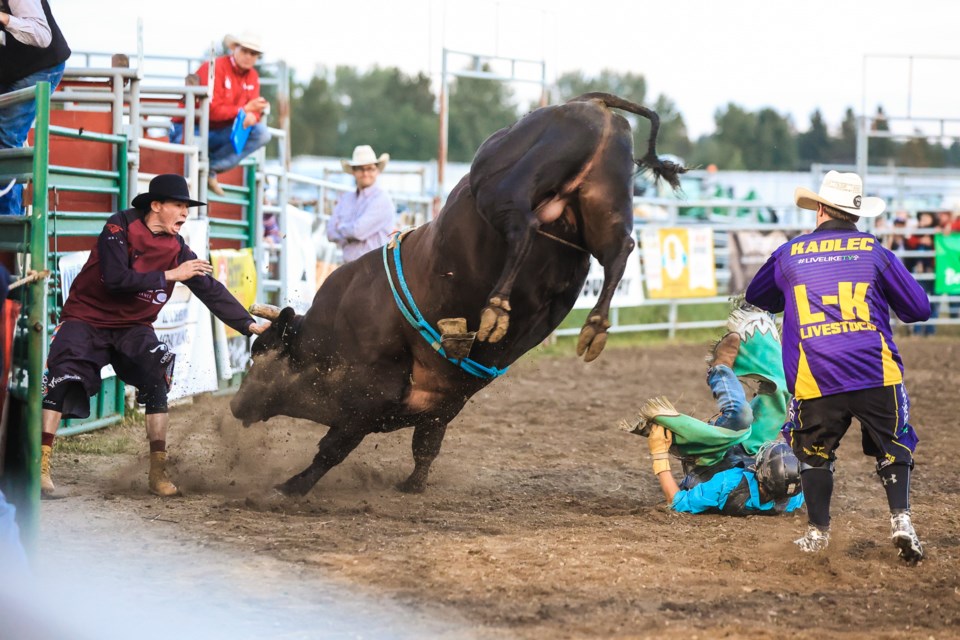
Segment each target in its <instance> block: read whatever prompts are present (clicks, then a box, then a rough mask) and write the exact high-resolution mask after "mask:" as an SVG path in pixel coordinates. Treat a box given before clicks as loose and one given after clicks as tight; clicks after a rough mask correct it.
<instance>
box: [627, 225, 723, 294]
mask: <svg viewBox="0 0 960 640" xmlns="http://www.w3.org/2000/svg"><path fill="white" fill-rule="evenodd" d="M640 238H641V242H642V245H643V263H644V265H643V267H644V271H645V273H646V275H647V295H649V296H650V297H651V298H700V297H711V296H715V295H717V277H716V271H715V261H714V257H713V229H711V228H709V227H690V228H657V227H648V228H644V229H643V231H642V232H641V236H640Z"/></svg>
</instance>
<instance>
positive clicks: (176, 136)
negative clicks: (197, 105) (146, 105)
mask: <svg viewBox="0 0 960 640" xmlns="http://www.w3.org/2000/svg"><path fill="white" fill-rule="evenodd" d="M197 133H198V134H199V133H200V132H199V131H197ZM231 133H232V129H231V128H230V127H225V128H223V129H213V130H211V131H210V135H209V136H207V152H208V153H209V155H210V175H211V176H214V175H216V174H218V173H223V172H224V171H227V170H229V169H232V168H234V167H235V166H237V165H238V164H240V161H241V160H243V159H244V158H246V157H247V156H249V155H250V154H251V153H253V152H254V151H256V150H257V149H259V148H260V147H262V146H264V145H266V144H267V143H268V142H270V132H269V131H268V130H267V126H266V125H265V124H263V123H262V122H258V123H257V124H255V125H253V129H251V131H250V137H249V138H247V143H246V144H245V145H243V149H242V150H241V151H240V153H237V152H236V151H234V149H233V143H232V142H230V134H231ZM170 142H173V143H174V144H180V143H181V142H183V123H180V122H175V123H174V124H173V125H172V126H171V127H170Z"/></svg>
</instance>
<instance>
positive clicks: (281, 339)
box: [230, 305, 297, 427]
mask: <svg viewBox="0 0 960 640" xmlns="http://www.w3.org/2000/svg"><path fill="white" fill-rule="evenodd" d="M250 311H251V313H253V314H254V315H259V316H260V317H264V318H268V319H270V320H272V321H273V324H271V325H270V328H269V329H267V330H266V331H264V332H263V333H262V334H261V335H260V336H258V337H257V340H256V341H255V342H254V343H253V348H252V349H251V355H252V357H253V364H252V365H251V366H250V368H249V369H248V370H247V373H246V375H245V376H244V378H243V382H242V383H241V384H240V389H239V390H238V391H237V394H236V395H235V396H234V397H233V400H231V401H230V411H231V412H232V413H233V415H234V417H236V418H238V419H240V420H241V421H243V426H245V427H246V426H249V425H251V424H253V423H254V422H259V421H261V420H267V419H268V418H271V417H273V416H275V415H278V414H280V413H282V411H281V408H282V403H283V398H284V395H285V391H286V389H287V382H286V375H282V374H281V373H280V369H282V370H283V372H284V373H286V372H289V370H290V348H291V344H292V340H293V337H294V334H295V331H296V323H295V322H294V320H295V319H296V315H297V314H296V312H295V311H294V310H293V309H292V308H291V307H287V308H285V309H284V310H283V311H280V310H279V309H277V308H276V307H267V306H266V305H254V307H251V309H250Z"/></svg>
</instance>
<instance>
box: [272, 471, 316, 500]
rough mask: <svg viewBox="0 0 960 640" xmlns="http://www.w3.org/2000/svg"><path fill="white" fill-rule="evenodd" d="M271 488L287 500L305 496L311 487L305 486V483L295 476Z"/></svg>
mask: <svg viewBox="0 0 960 640" xmlns="http://www.w3.org/2000/svg"><path fill="white" fill-rule="evenodd" d="M273 488H274V489H276V490H277V491H279V492H280V493H282V494H283V495H285V496H287V497H288V498H299V497H301V496H305V495H307V492H308V491H310V489H311V487H308V486H306V483H305V482H303V481H302V480H301V479H300V478H298V477H297V476H293V477H292V478H290V479H289V480H287V481H286V482H284V483H282V484H278V485H274V487H273Z"/></svg>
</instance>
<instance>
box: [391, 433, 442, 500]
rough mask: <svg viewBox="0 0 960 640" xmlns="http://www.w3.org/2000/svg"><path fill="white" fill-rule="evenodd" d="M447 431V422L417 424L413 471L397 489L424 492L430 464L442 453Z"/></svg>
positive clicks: (408, 491) (414, 434)
mask: <svg viewBox="0 0 960 640" xmlns="http://www.w3.org/2000/svg"><path fill="white" fill-rule="evenodd" d="M446 432H447V424H446V423H445V422H431V423H429V424H420V425H417V427H416V428H415V429H414V430H413V464H414V467H413V473H411V474H410V477H409V478H407V479H406V480H404V481H403V482H401V483H400V484H398V485H397V489H399V490H400V491H403V492H406V493H423V490H424V489H425V488H426V487H427V475H428V474H429V473H430V465H432V464H433V461H434V460H435V459H436V457H437V456H438V455H439V454H440V445H441V443H442V442H443V436H444V434H445V433H446Z"/></svg>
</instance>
